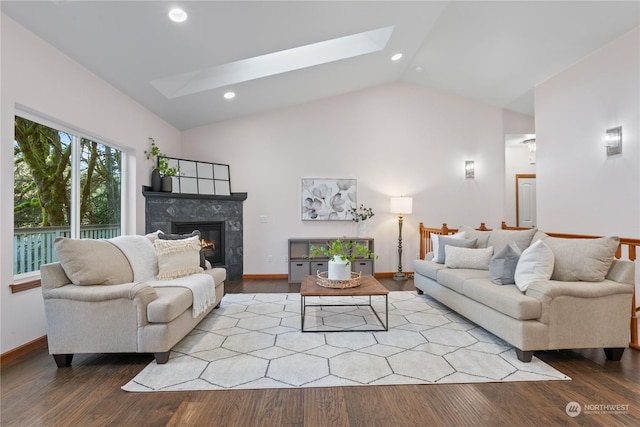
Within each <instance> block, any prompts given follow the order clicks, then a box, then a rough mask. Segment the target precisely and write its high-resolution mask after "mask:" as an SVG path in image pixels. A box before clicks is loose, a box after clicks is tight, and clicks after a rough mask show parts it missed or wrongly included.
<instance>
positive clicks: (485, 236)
mask: <svg viewBox="0 0 640 427" xmlns="http://www.w3.org/2000/svg"><path fill="white" fill-rule="evenodd" d="M458 231H464V237H465V238H466V239H478V240H477V241H476V248H486V247H487V246H489V236H490V235H491V231H480V230H476V229H474V228H473V227H469V226H468V225H461V226H460V228H458Z"/></svg>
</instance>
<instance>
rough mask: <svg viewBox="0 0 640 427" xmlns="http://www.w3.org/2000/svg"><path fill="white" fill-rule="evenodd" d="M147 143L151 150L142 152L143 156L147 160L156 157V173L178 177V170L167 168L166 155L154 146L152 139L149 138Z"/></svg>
mask: <svg viewBox="0 0 640 427" xmlns="http://www.w3.org/2000/svg"><path fill="white" fill-rule="evenodd" d="M149 142H151V148H150V149H149V150H148V151H147V150H144V154H145V156H146V157H147V160H151V158H152V157H156V158H157V159H158V166H157V169H158V172H160V175H162V176H176V175H178V168H172V167H169V160H168V159H167V157H166V155H165V154H164V153H162V152H161V151H160V148H159V147H158V146H157V145H156V142H155V140H154V139H153V138H149Z"/></svg>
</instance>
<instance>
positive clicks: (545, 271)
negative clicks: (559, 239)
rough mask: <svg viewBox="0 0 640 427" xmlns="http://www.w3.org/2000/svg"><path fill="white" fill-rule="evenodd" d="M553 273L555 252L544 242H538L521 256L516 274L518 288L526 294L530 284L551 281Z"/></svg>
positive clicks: (515, 279)
mask: <svg viewBox="0 0 640 427" xmlns="http://www.w3.org/2000/svg"><path fill="white" fill-rule="evenodd" d="M552 272H553V252H551V249H549V247H548V246H547V245H545V243H544V241H542V240H538V241H537V242H535V243H534V244H533V245H531V246H529V247H528V248H527V249H525V250H524V251H523V252H522V254H521V255H520V259H519V260H518V265H516V271H515V274H514V281H515V282H516V286H517V287H518V289H520V290H521V291H522V292H525V291H526V290H527V288H528V287H529V285H530V284H532V283H535V282H537V281H540V280H549V279H550V278H551V273H552Z"/></svg>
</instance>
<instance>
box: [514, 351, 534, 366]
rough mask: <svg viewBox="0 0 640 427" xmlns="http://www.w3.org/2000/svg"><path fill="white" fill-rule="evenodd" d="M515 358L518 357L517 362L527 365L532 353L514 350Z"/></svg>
mask: <svg viewBox="0 0 640 427" xmlns="http://www.w3.org/2000/svg"><path fill="white" fill-rule="evenodd" d="M516 356H518V360H519V361H521V362H524V363H529V362H531V358H532V357H533V351H522V350H520V349H519V348H516Z"/></svg>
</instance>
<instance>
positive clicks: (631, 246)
mask: <svg viewBox="0 0 640 427" xmlns="http://www.w3.org/2000/svg"><path fill="white" fill-rule="evenodd" d="M500 228H501V229H502V230H528V228H526V227H510V226H508V225H507V223H506V222H505V221H502V224H501V226H500ZM476 230H479V231H489V230H491V229H490V228H487V227H486V225H485V223H484V222H481V223H480V227H478V228H476ZM457 231H458V229H457V228H449V227H447V224H442V227H441V228H429V227H425V226H424V224H423V223H422V222H421V223H420V228H419V232H420V259H424V258H425V256H426V254H427V253H428V252H431V251H433V244H432V242H431V236H430V233H433V234H438V235H444V236H446V235H448V234H454V233H456V232H457ZM545 234H547V235H549V236H551V237H561V238H564V239H596V238H598V237H602V236H591V235H583V234H567V233H547V232H546V231H545ZM639 246H640V239H630V238H627V237H621V238H620V245H618V249H617V250H616V254H615V257H616V258H618V259H621V258H624V259H628V260H629V261H633V262H635V261H636V253H637V248H638V247H639ZM625 255H626V256H625ZM636 268H637V266H636ZM638 312H640V307H639V306H637V305H636V292H635V289H634V292H633V297H632V303H631V340H630V342H629V347H631V348H633V349H635V350H640V341H639V339H640V338H639V337H638Z"/></svg>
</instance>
